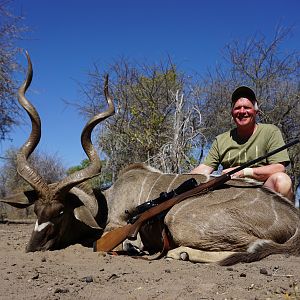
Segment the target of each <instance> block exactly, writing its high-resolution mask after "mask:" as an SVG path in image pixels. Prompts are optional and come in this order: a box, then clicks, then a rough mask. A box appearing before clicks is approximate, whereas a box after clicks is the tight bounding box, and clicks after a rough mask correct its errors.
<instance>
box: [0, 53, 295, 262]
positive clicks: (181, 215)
mask: <svg viewBox="0 0 300 300" xmlns="http://www.w3.org/2000/svg"><path fill="white" fill-rule="evenodd" d="M28 62H29V69H28V74H27V79H26V80H25V82H24V84H23V86H22V87H21V88H20V91H19V98H20V100H21V101H20V102H21V103H23V102H25V103H26V104H23V105H22V106H23V107H26V109H27V111H29V112H28V114H29V116H30V117H31V119H32V132H31V135H30V138H29V140H28V141H27V143H25V144H24V146H23V147H22V148H21V149H20V153H19V155H18V172H19V173H20V174H21V176H23V177H24V178H25V179H26V180H27V181H28V182H29V183H30V184H31V185H32V186H33V188H34V191H27V192H26V193H24V194H22V195H21V194H19V195H15V196H14V198H12V197H10V198H9V199H2V201H5V202H7V203H10V204H14V205H19V206H24V205H30V204H32V203H35V212H36V215H37V217H38V221H37V223H36V226H35V229H34V231H33V233H32V237H31V240H30V241H29V244H28V246H27V251H35V250H48V249H49V250H51V249H59V248H63V247H66V246H67V245H70V244H72V243H79V242H81V243H82V242H84V241H86V239H85V237H88V238H89V239H94V240H95V239H96V238H97V237H99V236H100V235H101V234H102V233H103V230H102V229H101V228H99V227H102V228H104V227H105V231H109V230H112V229H114V228H117V227H121V226H123V225H125V224H126V220H127V219H128V214H129V215H130V211H133V210H134V209H135V207H136V206H137V205H140V204H141V203H142V202H146V201H149V200H151V199H155V198H157V197H158V196H159V194H160V193H161V192H168V191H170V190H172V189H174V188H176V187H178V186H179V185H180V184H181V183H182V182H183V181H185V180H187V179H188V178H191V177H194V178H195V179H196V180H197V182H198V183H201V182H204V181H207V180H208V178H207V176H205V175H201V174H199V175H195V174H193V175H192V174H182V175H178V174H163V173H161V172H159V171H158V170H156V169H153V168H151V167H149V166H145V165H143V164H134V165H130V166H128V167H127V168H125V169H124V170H123V171H122V172H121V173H120V174H119V177H118V179H117V181H116V182H115V183H114V184H113V185H112V186H111V187H110V188H109V189H107V190H105V191H102V192H100V191H97V190H91V189H90V188H88V185H87V184H85V185H83V183H84V182H85V181H86V180H88V179H89V178H91V177H93V176H95V175H96V174H98V172H99V171H100V161H99V158H98V156H97V154H96V151H95V149H94V147H93V145H92V142H91V131H92V129H93V128H94V127H95V125H96V124H97V123H99V122H100V121H101V120H104V119H105V118H107V117H108V116H110V115H111V114H113V111H114V109H113V103H112V101H111V99H110V97H109V95H108V87H107V81H106V84H105V96H106V99H107V101H108V104H109V108H108V110H107V111H106V112H104V113H101V114H99V115H97V116H96V117H94V118H93V119H92V120H91V121H90V122H89V123H88V124H87V125H86V127H85V129H84V130H83V133H82V139H81V140H82V146H83V148H84V149H85V151H86V153H87V155H88V157H89V159H90V161H91V165H90V167H88V168H87V169H86V170H83V171H79V172H77V173H75V174H73V175H71V176H69V177H67V178H66V179H64V180H63V181H62V182H59V183H56V184H52V185H47V184H46V183H44V182H43V180H42V178H40V177H39V176H38V175H37V174H36V171H35V170H32V168H31V167H30V166H29V165H28V163H27V158H28V156H29V155H30V153H31V152H32V151H33V150H34V148H35V147H36V145H37V144H38V141H39V137H40V124H39V118H38V115H37V113H36V112H35V110H34V108H33V107H32V105H31V104H29V103H28V101H27V100H26V99H25V96H24V93H25V91H26V89H27V88H28V86H29V84H30V80H31V76H32V75H31V73H32V70H31V63H30V59H29V58H28ZM13 202H14V203H13ZM125 211H127V213H125ZM75 225H76V226H77V227H78V228H79V227H80V228H81V230H80V231H79V230H76V231H75V229H74V228H75V227H73V226H75ZM163 227H166V228H167V231H168V232H169V237H170V240H171V246H172V248H173V250H170V251H169V252H168V255H167V256H168V257H171V258H175V259H189V260H191V261H194V262H218V263H219V264H221V265H230V264H234V263H237V262H251V261H255V260H259V259H262V258H264V257H266V256H268V255H271V254H280V253H288V254H291V255H300V232H299V227H300V215H299V211H298V210H297V209H296V208H295V207H294V206H293V204H292V203H290V202H289V201H288V200H287V199H285V198H283V197H282V196H280V195H278V194H276V193H274V192H272V191H270V190H267V189H265V188H263V187H261V186H258V185H255V184H252V183H247V182H243V181H239V180H230V181H228V182H227V183H226V184H224V185H223V186H221V187H219V188H217V189H215V190H214V191H212V192H209V193H207V194H204V195H201V196H197V197H193V198H190V199H187V200H185V201H183V202H181V203H179V204H177V205H176V206H174V207H173V208H172V209H171V210H170V211H169V212H168V213H167V214H166V216H165V217H161V218H159V219H158V220H155V221H153V222H149V223H147V224H145V225H144V226H143V227H142V229H141V231H140V236H141V240H142V242H143V250H146V251H148V252H149V253H155V252H156V251H159V250H160V249H161V247H162V240H161V231H162V228H163ZM83 228H84V230H85V231H83Z"/></svg>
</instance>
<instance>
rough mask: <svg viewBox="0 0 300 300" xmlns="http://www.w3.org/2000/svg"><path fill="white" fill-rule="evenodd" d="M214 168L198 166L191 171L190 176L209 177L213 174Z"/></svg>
mask: <svg viewBox="0 0 300 300" xmlns="http://www.w3.org/2000/svg"><path fill="white" fill-rule="evenodd" d="M213 170H214V168H212V167H210V166H207V165H205V164H200V165H199V166H198V167H196V168H195V169H193V170H192V171H191V174H206V175H209V174H211V173H212V172H213Z"/></svg>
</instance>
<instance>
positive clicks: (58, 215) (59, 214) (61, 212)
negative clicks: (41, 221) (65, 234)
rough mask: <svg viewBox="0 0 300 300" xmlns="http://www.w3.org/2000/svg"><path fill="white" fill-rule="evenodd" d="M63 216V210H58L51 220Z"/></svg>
mask: <svg viewBox="0 0 300 300" xmlns="http://www.w3.org/2000/svg"><path fill="white" fill-rule="evenodd" d="M63 214H64V211H63V210H60V211H59V212H58V213H57V214H55V215H53V217H52V220H57V219H59V218H60V217H62V216H63Z"/></svg>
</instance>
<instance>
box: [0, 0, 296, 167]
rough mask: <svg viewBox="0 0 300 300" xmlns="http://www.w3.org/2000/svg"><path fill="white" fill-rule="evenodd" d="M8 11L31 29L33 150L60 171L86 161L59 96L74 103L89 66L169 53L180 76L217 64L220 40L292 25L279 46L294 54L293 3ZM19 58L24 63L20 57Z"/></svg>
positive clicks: (17, 142)
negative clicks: (36, 132)
mask: <svg viewBox="0 0 300 300" xmlns="http://www.w3.org/2000/svg"><path fill="white" fill-rule="evenodd" d="M11 7H12V10H13V12H14V13H15V14H20V13H21V12H22V13H23V14H24V15H25V24H26V25H28V26H29V27H30V28H31V29H32V33H30V35H28V37H29V38H28V39H27V40H23V41H20V42H19V43H18V46H20V47H24V48H26V49H27V50H28V51H29V53H30V55H31V59H32V61H33V68H34V77H33V82H32V85H31V87H30V90H29V92H28V94H27V95H28V98H29V99H30V100H31V101H32V102H33V103H34V105H35V106H36V108H37V110H38V111H39V113H40V116H41V119H42V140H41V142H40V144H39V146H38V149H39V150H41V151H45V152H48V153H52V154H57V155H58V156H59V157H60V158H61V159H62V161H63V162H64V164H65V165H66V166H67V167H70V166H73V165H77V164H79V163H80V161H81V160H83V159H85V158H86V157H85V154H84V152H83V151H82V149H81V145H80V133H81V130H82V128H83V126H84V124H85V121H84V120H83V119H82V118H81V117H80V116H79V115H78V113H77V111H76V109H75V108H74V107H72V106H66V105H65V103H64V102H63V99H68V100H75V99H78V86H77V84H76V82H75V81H81V82H85V81H87V72H88V70H89V69H90V68H91V67H92V65H93V63H95V62H96V63H97V64H98V65H99V66H101V65H103V68H105V67H106V66H107V65H108V64H110V63H112V62H113V61H114V60H115V59H117V58H118V57H120V56H127V57H130V58H132V59H137V60H139V61H142V60H144V59H147V61H152V62H158V61H159V60H160V59H162V58H163V57H165V55H166V54H168V55H170V56H171V57H172V58H173V60H174V62H175V63H177V64H179V65H180V67H181V68H182V69H183V70H185V71H186V72H190V73H193V72H198V73H203V72H204V71H205V70H206V69H207V68H209V67H210V68H213V67H214V66H215V64H216V63H217V62H218V61H220V60H221V58H222V57H221V51H222V48H223V47H224V46H225V44H226V43H229V42H230V41H232V40H241V41H243V40H245V39H247V38H249V37H251V36H253V35H254V34H256V33H263V34H264V35H265V36H267V37H269V38H271V37H272V35H273V34H274V32H275V28H276V27H277V26H278V25H282V26H293V27H294V31H293V36H292V37H291V38H290V39H289V40H288V41H287V42H286V43H285V44H284V47H285V49H286V50H299V49H300V14H299V11H300V1H299V0H283V1H279V0H265V1H263V0H260V1H258V0H252V1H241V0H240V1H236V0H227V1H225V0H224V1H221V0H220V1H217V0H209V1H200V0H198V1H196V0H182V1H179V0H177V1H176V0H173V1H170V0H159V1H158V0H152V1H143V0H139V1H138V0H127V1H126V0H123V1H121V0H109V1H101V0H99V1H91V0H85V1H75V0H73V1H70V0H69V1H63V0H60V1H58V0H51V1H35V0H15V1H14V2H13V3H11ZM18 59H19V62H20V63H22V64H23V65H24V66H26V59H25V56H24V55H20V56H19V58H18ZM26 119H27V118H26ZM29 131H30V124H29V122H27V124H24V125H23V126H21V127H20V128H16V129H15V130H14V132H12V133H11V138H12V139H13V141H12V142H4V143H2V144H0V156H3V155H4V153H5V151H6V149H8V148H9V147H11V146H15V147H20V146H21V145H22V144H23V143H24V142H25V140H26V139H27V137H28V133H29ZM0 163H1V161H0Z"/></svg>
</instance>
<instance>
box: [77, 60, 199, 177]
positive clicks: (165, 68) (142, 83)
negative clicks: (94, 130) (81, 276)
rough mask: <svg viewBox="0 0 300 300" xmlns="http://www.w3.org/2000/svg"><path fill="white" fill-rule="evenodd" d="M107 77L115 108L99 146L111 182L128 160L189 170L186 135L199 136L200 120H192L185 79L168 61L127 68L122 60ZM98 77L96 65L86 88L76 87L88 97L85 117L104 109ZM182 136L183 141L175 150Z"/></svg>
mask: <svg viewBox="0 0 300 300" xmlns="http://www.w3.org/2000/svg"><path fill="white" fill-rule="evenodd" d="M108 73H109V74H110V75H111V80H110V86H112V87H113V91H114V98H115V103H116V108H117V109H116V114H115V116H114V117H113V118H110V119H109V120H108V121H107V122H106V123H105V125H104V126H102V128H101V131H100V132H99V147H100V148H101V149H102V150H103V152H104V153H105V154H106V156H107V158H108V168H109V169H110V172H111V173H112V176H113V180H114V179H115V177H116V175H117V173H118V171H119V170H120V169H121V168H122V167H124V166H125V165H127V164H129V163H132V162H146V163H150V164H151V165H152V166H154V167H158V168H159V169H161V170H162V171H168V172H179V171H182V170H184V169H189V168H190V156H191V155H193V152H192V151H191V148H192V147H191V145H192V140H193V139H191V138H190V135H192V136H194V137H197V136H199V134H195V132H196V131H197V132H199V131H200V128H199V124H200V122H196V121H195V118H197V117H198V118H199V114H198V113H195V112H194V113H191V112H190V111H193V109H192V105H190V103H189V102H188V99H191V92H189V91H188V89H187V82H188V81H187V78H185V76H184V75H183V74H182V73H180V72H179V71H178V70H177V68H176V66H175V65H174V64H173V63H172V62H171V61H170V60H168V61H167V62H164V63H160V64H152V65H147V64H145V63H144V64H142V65H139V64H133V65H132V64H131V63H130V62H129V61H128V60H125V59H123V60H120V61H118V62H116V63H115V64H114V65H112V66H111V67H110V70H109V72H108ZM102 77H103V76H102V75H101V73H100V72H99V70H98V68H97V66H95V67H94V70H93V71H92V72H91V73H90V74H89V79H90V81H89V82H88V84H87V85H84V86H81V88H82V91H83V93H84V94H85V95H86V96H87V97H86V98H87V102H86V103H85V104H84V105H82V106H81V107H80V110H81V113H83V114H85V115H90V114H91V112H93V111H94V110H95V107H97V106H98V107H102V109H104V107H105V104H104V102H103V97H101V96H102V84H103V83H102V82H101V78H102ZM99 84H100V85H99ZM183 92H185V96H184V97H180V96H179V94H181V95H182V93H183ZM99 99H101V102H100V103H99ZM195 111H196V110H195ZM93 113H94V112H93ZM191 128H192V130H191ZM183 130H185V135H183V134H182V133H183ZM175 132H176V134H175ZM188 133H189V136H187V134H188ZM183 137H185V138H186V140H187V141H188V143H187V142H185V143H181V144H180V145H181V147H179V143H178V142H179V139H180V138H181V141H182V139H183ZM176 143H177V144H176ZM175 144H176V145H175ZM179 152H180V155H179Z"/></svg>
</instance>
